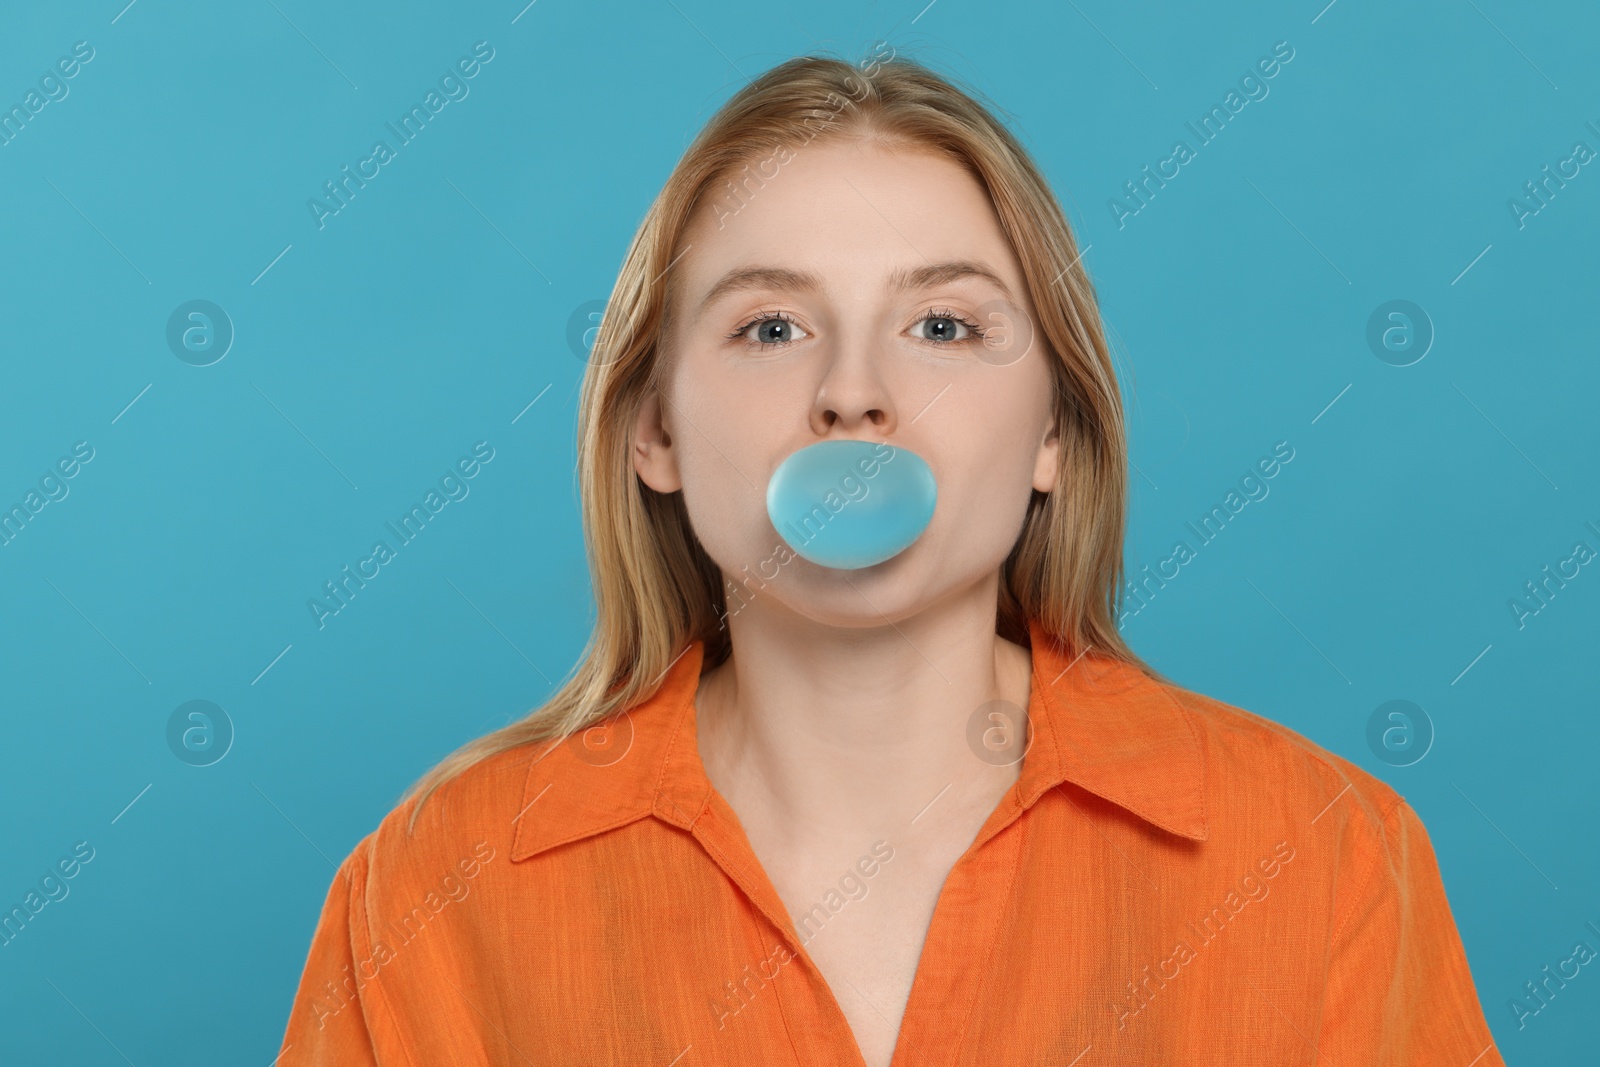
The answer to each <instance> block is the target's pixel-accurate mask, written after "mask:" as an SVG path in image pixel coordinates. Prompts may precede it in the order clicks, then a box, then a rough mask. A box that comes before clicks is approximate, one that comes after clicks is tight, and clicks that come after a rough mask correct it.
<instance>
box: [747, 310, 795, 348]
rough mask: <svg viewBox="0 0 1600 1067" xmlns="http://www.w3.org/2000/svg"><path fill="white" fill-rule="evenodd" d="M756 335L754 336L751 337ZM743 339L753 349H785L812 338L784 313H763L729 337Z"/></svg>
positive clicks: (749, 320) (748, 320) (748, 321)
mask: <svg viewBox="0 0 1600 1067" xmlns="http://www.w3.org/2000/svg"><path fill="white" fill-rule="evenodd" d="M752 334H754V336H751V335H752ZM728 336H729V337H730V338H734V337H743V338H744V339H745V341H746V342H747V343H748V344H749V345H750V346H751V347H753V348H783V347H784V346H786V345H789V344H792V343H794V342H795V341H799V340H801V339H803V338H806V337H809V336H811V335H810V334H808V333H806V332H805V331H804V330H802V329H801V328H800V326H799V324H798V323H796V322H795V321H794V319H793V318H792V317H791V316H790V315H789V314H788V313H787V312H784V311H763V312H761V313H760V314H758V315H756V316H755V317H754V318H752V319H747V320H745V323H744V325H742V326H740V327H739V328H738V329H736V330H734V331H733V332H732V333H731V334H729V335H728Z"/></svg>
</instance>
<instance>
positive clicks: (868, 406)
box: [811, 342, 896, 438]
mask: <svg viewBox="0 0 1600 1067" xmlns="http://www.w3.org/2000/svg"><path fill="white" fill-rule="evenodd" d="M895 425H896V417H895V407H894V401H893V399H892V398H891V397H890V395H889V389H888V386H887V384H886V383H885V382H884V380H883V376H882V375H881V374H880V373H879V369H878V361H877V359H876V358H875V357H874V355H873V353H872V352H871V351H870V346H869V345H868V344H866V343H861V342H844V343H841V344H840V345H838V346H837V347H836V348H835V350H834V352H833V353H832V354H831V358H830V359H829V361H828V364H827V369H826V371H825V372H824V373H823V376H822V380H821V381H820V382H818V383H817V394H816V399H815V401H814V402H813V403H812V405H811V429H812V430H813V431H814V432H815V433H816V434H817V435H818V436H819V437H826V436H828V435H830V434H836V433H842V434H844V435H846V436H849V435H851V434H863V433H864V434H866V435H869V436H872V437H879V438H882V437H888V436H889V435H891V434H893V433H894V431H895Z"/></svg>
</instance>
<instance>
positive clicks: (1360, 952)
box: [1317, 799, 1505, 1067]
mask: <svg viewBox="0 0 1600 1067" xmlns="http://www.w3.org/2000/svg"><path fill="white" fill-rule="evenodd" d="M1351 885H1352V886H1353V887H1354V888H1353V889H1352V890H1351V891H1350V893H1349V894H1348V896H1346V895H1345V893H1344V892H1343V891H1341V893H1340V896H1341V897H1342V898H1343V899H1342V902H1341V905H1340V909H1341V910H1340V913H1339V914H1340V918H1338V919H1337V920H1336V925H1335V926H1334V934H1333V943H1332V945H1331V946H1330V958H1329V969H1328V983H1327V990H1326V997H1325V1000H1324V1002H1323V1015H1322V1024H1321V1031H1320V1034H1319V1040H1318V1042H1317V1051H1318V1052H1319V1053H1320V1055H1321V1058H1322V1059H1325V1060H1327V1061H1328V1062H1331V1063H1359V1064H1363V1065H1371V1067H1380V1065H1381V1067H1389V1065H1394V1067H1400V1065H1405V1067H1435V1065H1437V1067H1469V1065H1470V1067H1504V1064H1505V1061H1504V1060H1502V1059H1501V1057H1500V1053H1499V1050H1498V1049H1496V1048H1495V1045H1494V1038H1493V1036H1492V1035H1491V1034H1490V1032H1489V1024H1488V1021H1487V1020H1486V1019H1485V1018H1484V1014H1483V1008H1482V1006H1481V1004H1480V1003H1479V1000H1478V993H1477V990H1476V988H1475V987H1474V985H1473V981H1472V972H1471V970H1470V969H1469V968H1468V966H1467V957H1466V952H1465V950H1464V949H1463V948H1462V945H1461V938H1460V935H1459V934H1458V933H1457V931H1456V925H1455V919H1454V917H1453V916H1452V915H1451V913H1450V904H1449V902H1448V901H1447V899H1446V898H1445V892H1444V883H1443V881H1442V880H1441V879H1440V876H1439V867H1438V863H1437V861H1436V860H1435V858H1434V853H1433V845H1432V842H1430V841H1429V839H1428V835H1427V831H1425V830H1424V829H1423V826H1422V820H1421V819H1419V818H1418V817H1417V813H1416V812H1415V811H1414V810H1413V809H1412V808H1411V806H1410V805H1409V804H1407V803H1406V802H1405V801H1404V800H1403V799H1401V800H1397V801H1396V802H1395V804H1394V805H1393V806H1392V807H1391V808H1390V809H1389V812H1388V814H1387V815H1385V816H1384V817H1383V819H1382V837H1381V838H1380V839H1379V840H1378V841H1376V842H1374V843H1373V844H1372V846H1371V847H1370V848H1368V849H1367V850H1366V855H1365V857H1364V860H1363V862H1360V863H1358V864H1357V865H1356V867H1355V869H1354V870H1352V872H1351Z"/></svg>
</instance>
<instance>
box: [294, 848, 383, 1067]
mask: <svg viewBox="0 0 1600 1067" xmlns="http://www.w3.org/2000/svg"><path fill="white" fill-rule="evenodd" d="M370 843H371V838H370V837H369V838H368V839H367V840H363V841H362V842H361V843H360V844H359V845H357V846H356V848H355V849H354V850H353V851H352V852H351V853H350V855H349V856H348V857H347V858H346V859H345V861H344V863H343V864H342V865H340V867H339V871H338V873H337V874H336V875H334V878H333V885H332V886H331V887H329V889H328V896H327V900H326V901H325V902H324V904H323V906H322V915H321V917H320V918H319V919H318V920H317V929H316V933H315V934H313V935H312V938H311V951H310V953H309V954H308V955H307V957H306V964H305V968H304V970H303V971H302V972H301V975H300V987H299V989H298V991H297V992H296V993H295V998H294V1004H293V1006H292V1007H291V1008H290V1011H289V1024H288V1029H287V1030H286V1032H285V1033H284V1037H283V1044H282V1046H280V1048H279V1051H278V1059H277V1060H275V1061H273V1062H274V1067H379V1064H380V1062H382V1063H383V1065H384V1067H388V1065H389V1063H391V1062H392V1061H388V1060H385V1061H380V1060H379V1059H378V1053H377V1048H376V1046H375V1043H374V1041H373V1035H372V1023H373V1016H374V1013H375V1010H376V1009H377V1008H378V1007H380V1006H379V1005H377V1004H376V1003H375V1002H374V1001H375V992H374V991H373V990H371V989H369V988H368V987H367V983H365V982H364V981H363V980H362V977H363V975H364V974H366V973H367V972H368V971H370V970H371V969H372V954H371V952H370V951H367V949H366V945H367V941H368V930H369V929H370V928H369V927H368V925H367V914H366V905H365V898H366V885H367V848H368V846H369V845H370ZM396 1067H398V1065H396Z"/></svg>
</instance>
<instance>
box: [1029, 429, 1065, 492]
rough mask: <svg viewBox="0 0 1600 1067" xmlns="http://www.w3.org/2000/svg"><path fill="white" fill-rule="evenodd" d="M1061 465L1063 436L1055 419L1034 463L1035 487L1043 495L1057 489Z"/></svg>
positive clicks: (1046, 433) (1041, 442)
mask: <svg viewBox="0 0 1600 1067" xmlns="http://www.w3.org/2000/svg"><path fill="white" fill-rule="evenodd" d="M1060 463H1061V434H1060V431H1059V429H1058V428H1057V425H1056V420H1055V419H1054V417H1052V418H1051V420H1050V425H1049V427H1048V428H1046V430H1045V433H1044V440H1042V441H1040V442H1039V451H1038V453H1037V454H1036V455H1035V457H1034V461H1033V487H1034V488H1035V489H1037V490H1038V491H1039V492H1041V493H1048V492H1050V491H1051V490H1053V489H1054V488H1055V487H1056V477H1057V475H1059V474H1060Z"/></svg>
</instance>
